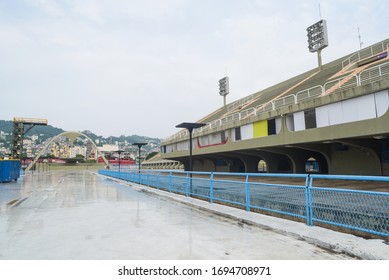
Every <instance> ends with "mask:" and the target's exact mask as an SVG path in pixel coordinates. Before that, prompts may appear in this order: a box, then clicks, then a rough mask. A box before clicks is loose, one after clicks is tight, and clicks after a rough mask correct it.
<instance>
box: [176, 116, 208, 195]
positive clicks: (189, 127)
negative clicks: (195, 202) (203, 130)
mask: <svg viewBox="0 0 389 280" xmlns="http://www.w3.org/2000/svg"><path fill="white" fill-rule="evenodd" d="M205 125H207V124H206V123H188V122H183V123H180V124H178V125H176V127H177V128H186V129H187V130H188V131H189V178H190V180H189V193H187V195H191V194H192V171H193V162H192V161H193V159H192V132H193V129H195V128H200V127H203V126H205Z"/></svg>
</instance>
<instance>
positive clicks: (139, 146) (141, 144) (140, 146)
mask: <svg viewBox="0 0 389 280" xmlns="http://www.w3.org/2000/svg"><path fill="white" fill-rule="evenodd" d="M132 145H134V146H138V149H139V162H138V166H139V174H140V149H141V148H142V146H144V145H147V143H133V144H132Z"/></svg>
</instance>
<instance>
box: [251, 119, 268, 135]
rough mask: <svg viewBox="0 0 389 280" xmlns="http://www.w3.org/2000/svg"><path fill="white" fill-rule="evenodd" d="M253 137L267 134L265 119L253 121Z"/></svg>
mask: <svg viewBox="0 0 389 280" xmlns="http://www.w3.org/2000/svg"><path fill="white" fill-rule="evenodd" d="M253 135H254V138H258V137H263V136H267V135H268V134H267V120H264V121H260V122H256V123H253Z"/></svg>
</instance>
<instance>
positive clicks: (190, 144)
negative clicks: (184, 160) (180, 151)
mask: <svg viewBox="0 0 389 280" xmlns="http://www.w3.org/2000/svg"><path fill="white" fill-rule="evenodd" d="M188 130H189V171H190V172H192V131H193V129H188Z"/></svg>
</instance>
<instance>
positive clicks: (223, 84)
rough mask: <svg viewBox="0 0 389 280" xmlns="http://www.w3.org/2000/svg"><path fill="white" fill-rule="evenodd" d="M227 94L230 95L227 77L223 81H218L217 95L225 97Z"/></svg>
mask: <svg viewBox="0 0 389 280" xmlns="http://www.w3.org/2000/svg"><path fill="white" fill-rule="evenodd" d="M229 93H230V87H229V79H228V77H224V78H223V79H220V80H219V94H220V95H221V96H225V95H227V94H229Z"/></svg>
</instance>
